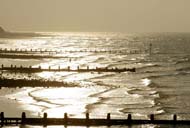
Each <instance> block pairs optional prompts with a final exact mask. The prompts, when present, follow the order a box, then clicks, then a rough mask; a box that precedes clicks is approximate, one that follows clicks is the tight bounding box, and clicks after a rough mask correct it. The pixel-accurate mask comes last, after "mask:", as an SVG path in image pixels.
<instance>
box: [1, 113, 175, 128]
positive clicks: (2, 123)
mask: <svg viewBox="0 0 190 128" xmlns="http://www.w3.org/2000/svg"><path fill="white" fill-rule="evenodd" d="M47 117H48V114H47V113H44V114H43V118H42V119H43V121H44V124H45V123H46V119H47ZM0 118H1V126H3V125H4V123H5V124H6V123H7V122H4V120H5V117H4V112H1V115H0ZM25 119H26V113H25V112H22V115H21V124H25ZM89 119H90V117H89V113H86V122H88V121H89ZM106 120H107V121H108V123H109V121H111V114H110V113H108V114H107V118H106ZM127 120H128V121H132V115H131V114H128V118H127ZM150 120H151V121H152V122H153V121H154V120H155V119H154V114H151V115H150ZM5 121H7V120H5ZM64 121H65V124H67V121H68V115H67V113H64ZM173 121H174V122H175V121H177V115H176V114H174V115H173ZM16 122H17V123H18V120H17V121H16Z"/></svg>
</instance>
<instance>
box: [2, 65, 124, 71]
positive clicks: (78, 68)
mask: <svg viewBox="0 0 190 128" xmlns="http://www.w3.org/2000/svg"><path fill="white" fill-rule="evenodd" d="M3 68H4V65H3V64H2V65H1V69H3ZM10 68H15V69H16V68H18V67H17V66H16V65H14V66H13V65H12V64H11V66H10ZM20 68H21V69H22V68H23V66H22V65H21V66H20ZM29 69H32V66H29ZM38 69H41V66H39V67H38ZM48 69H49V70H51V66H49V67H48ZM58 69H59V70H61V67H60V66H58ZM67 69H68V70H70V66H68V67H67ZM86 69H87V70H89V66H87V68H86ZM105 69H106V70H108V67H105ZM115 69H116V70H117V69H118V68H117V67H116V68H115ZM124 69H125V68H124ZM77 70H80V67H79V66H77ZM96 70H98V67H96Z"/></svg>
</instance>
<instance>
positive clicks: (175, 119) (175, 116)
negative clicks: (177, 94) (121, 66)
mask: <svg viewBox="0 0 190 128" xmlns="http://www.w3.org/2000/svg"><path fill="white" fill-rule="evenodd" d="M173 121H174V122H176V121H177V115H176V114H174V115H173Z"/></svg>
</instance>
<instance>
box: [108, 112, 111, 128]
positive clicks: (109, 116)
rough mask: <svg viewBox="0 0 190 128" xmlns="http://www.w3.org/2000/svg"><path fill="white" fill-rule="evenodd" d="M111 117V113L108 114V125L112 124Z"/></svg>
mask: <svg viewBox="0 0 190 128" xmlns="http://www.w3.org/2000/svg"><path fill="white" fill-rule="evenodd" d="M110 119H111V114H110V113H108V114H107V125H108V126H110Z"/></svg>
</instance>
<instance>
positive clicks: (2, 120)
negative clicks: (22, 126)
mask: <svg viewBox="0 0 190 128" xmlns="http://www.w3.org/2000/svg"><path fill="white" fill-rule="evenodd" d="M3 125H4V112H1V126H3Z"/></svg>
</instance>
